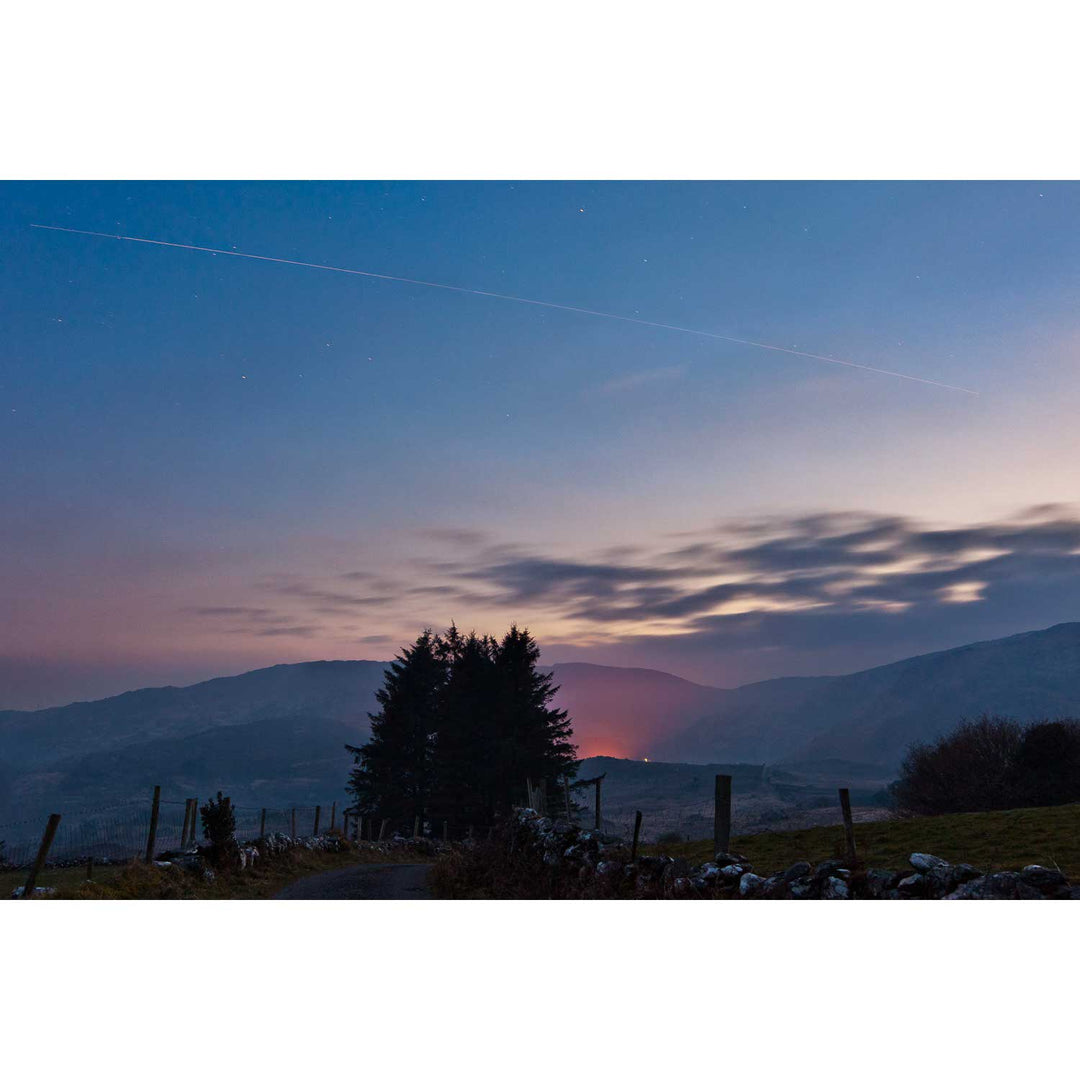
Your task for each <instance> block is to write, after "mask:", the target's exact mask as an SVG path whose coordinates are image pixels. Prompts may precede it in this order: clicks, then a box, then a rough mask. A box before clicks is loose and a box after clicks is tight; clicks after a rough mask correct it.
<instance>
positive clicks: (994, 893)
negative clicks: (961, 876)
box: [945, 870, 1044, 900]
mask: <svg viewBox="0 0 1080 1080" xmlns="http://www.w3.org/2000/svg"><path fill="white" fill-rule="evenodd" d="M945 899H946V900H1042V899H1044V897H1043V894H1042V893H1041V892H1039V890H1038V889H1035V888H1033V887H1032V886H1031V885H1028V884H1026V883H1025V882H1024V881H1023V879H1022V878H1021V877H1020V875H1019V874H1017V873H1014V872H1012V871H1008V870H1006V871H1002V872H1001V873H997V874H986V875H985V876H983V877H979V878H975V880H974V881H969V882H967V883H966V884H964V885H961V886H960V888H959V889H957V890H956V891H955V892H951V893H949V894H948V896H946V897H945Z"/></svg>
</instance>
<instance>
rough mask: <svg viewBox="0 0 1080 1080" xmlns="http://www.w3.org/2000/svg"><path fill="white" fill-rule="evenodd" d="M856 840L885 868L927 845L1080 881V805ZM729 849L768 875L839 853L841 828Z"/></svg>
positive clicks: (860, 827) (701, 848)
mask: <svg viewBox="0 0 1080 1080" xmlns="http://www.w3.org/2000/svg"><path fill="white" fill-rule="evenodd" d="M855 846H856V849H857V851H858V854H859V857H860V859H861V860H862V862H863V863H864V864H865V865H866V866H875V867H881V868H882V869H890V870H900V869H903V868H904V867H906V866H908V856H909V855H911V853H912V852H913V851H924V852H929V853H930V854H931V855H939V856H940V857H941V858H943V859H948V860H949V862H966V863H970V864H971V865H972V866H975V867H978V868H979V869H981V870H1017V869H1019V868H1021V867H1023V866H1027V865H1029V864H1031V863H1039V864H1041V865H1043V866H1057V867H1059V868H1060V869H1061V872H1062V873H1063V874H1064V875H1065V876H1066V877H1067V878H1069V880H1070V881H1080V803H1073V804H1070V805H1069V806H1047V807H1033V808H1025V809H1022V810H995V811H987V812H985V813H975V814H942V815H941V816H940V817H922V818H901V819H893V820H891V821H868V822H864V823H862V824H857V825H856V826H855ZM731 848H732V850H733V851H735V852H737V853H738V854H740V855H745V856H746V857H747V858H748V859H749V860H750V861H751V862H752V863H753V864H754V872H755V873H757V874H763V875H764V874H771V873H775V872H776V871H778V870H783V869H785V868H786V867H788V866H790V865H791V864H792V863H795V862H798V861H799V860H801V859H805V860H806V861H807V862H811V863H815V862H820V861H821V860H823V859H829V858H832V857H834V856H839V855H842V854H843V851H844V830H843V827H842V826H840V825H835V826H823V827H818V828H815V829H800V830H798V831H796V832H776V833H770V832H765V833H754V834H752V835H749V836H737V837H734V838H733V839H732V841H731ZM651 850H652V851H653V852H655V853H660V854H664V855H674V856H682V857H684V858H687V859H689V860H690V861H691V862H693V863H701V862H704V861H706V860H707V859H709V858H711V857H712V854H713V852H712V841H709V840H697V841H691V842H689V843H681V844H664V845H657V846H655V847H653V848H652V849H651Z"/></svg>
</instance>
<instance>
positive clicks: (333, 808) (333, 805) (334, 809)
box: [330, 799, 337, 832]
mask: <svg viewBox="0 0 1080 1080" xmlns="http://www.w3.org/2000/svg"><path fill="white" fill-rule="evenodd" d="M336 821H337V799H335V800H334V801H333V802H332V803H331V804H330V831H331V832H333V831H334V823H335V822H336Z"/></svg>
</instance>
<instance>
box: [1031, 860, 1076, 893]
mask: <svg viewBox="0 0 1080 1080" xmlns="http://www.w3.org/2000/svg"><path fill="white" fill-rule="evenodd" d="M1020 879H1021V880H1022V881H1023V882H1024V884H1025V885H1030V886H1031V887H1032V888H1033V889H1038V890H1039V892H1041V893H1048V894H1056V893H1057V892H1058V891H1059V890H1060V889H1061V888H1062V887H1064V888H1068V887H1069V883H1068V881H1067V880H1066V878H1065V875H1064V874H1063V873H1062V872H1061V871H1060V870H1051V869H1050V868H1049V867H1047V866H1025V867H1024V869H1023V870H1021V871H1020Z"/></svg>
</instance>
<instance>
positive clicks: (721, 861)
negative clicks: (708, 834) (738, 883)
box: [712, 851, 747, 867]
mask: <svg viewBox="0 0 1080 1080" xmlns="http://www.w3.org/2000/svg"><path fill="white" fill-rule="evenodd" d="M712 861H713V862H714V863H716V865H717V866H719V867H724V866H731V865H733V864H735V863H745V862H746V861H747V860H746V859H744V858H743V856H742V855H735V854H733V853H732V852H730V851H718V852H717V853H716V854H715V855H714V856H713V860H712Z"/></svg>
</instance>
